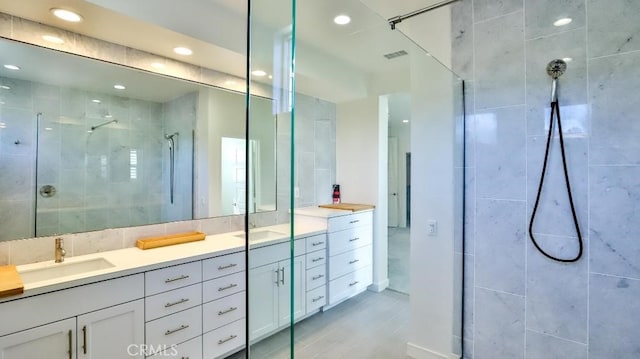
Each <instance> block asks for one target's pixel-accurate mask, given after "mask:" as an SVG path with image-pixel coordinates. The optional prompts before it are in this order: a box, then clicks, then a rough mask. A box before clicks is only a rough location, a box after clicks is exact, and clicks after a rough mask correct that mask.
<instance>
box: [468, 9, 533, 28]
mask: <svg viewBox="0 0 640 359" xmlns="http://www.w3.org/2000/svg"><path fill="white" fill-rule="evenodd" d="M518 11H522V12H523V13H524V6H523V8H522V9H518V10H514V11H511V12H508V13H504V14H501V15H496V16H492V17H489V18H486V19H482V20H478V22H474V25H477V24H482V23H485V22H489V21H492V20H497V19H499V18H501V17H506V16H510V15H514V14H515V13H517V12H518ZM474 12H475V11H474ZM474 21H475V19H474Z"/></svg>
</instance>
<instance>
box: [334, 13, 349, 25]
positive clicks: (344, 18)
mask: <svg viewBox="0 0 640 359" xmlns="http://www.w3.org/2000/svg"><path fill="white" fill-rule="evenodd" d="M333 22H335V23H336V24H338V25H346V24H348V23H350V22H351V18H350V17H349V16H348V15H344V14H341V15H338V16H336V17H334V18H333Z"/></svg>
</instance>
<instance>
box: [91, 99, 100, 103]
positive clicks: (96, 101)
mask: <svg viewBox="0 0 640 359" xmlns="http://www.w3.org/2000/svg"><path fill="white" fill-rule="evenodd" d="M91 102H95V103H100V102H102V101H100V100H98V99H94V100H91Z"/></svg>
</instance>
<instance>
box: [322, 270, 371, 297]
mask: <svg viewBox="0 0 640 359" xmlns="http://www.w3.org/2000/svg"><path fill="white" fill-rule="evenodd" d="M372 279H373V273H372V271H371V267H364V268H361V269H358V270H357V271H355V272H351V273H349V274H347V275H344V276H342V277H340V278H337V279H336V280H332V281H330V282H329V304H336V303H338V302H340V301H341V300H343V299H347V298H349V297H351V296H353V295H355V294H358V293H359V292H361V291H363V290H365V289H367V286H368V285H370V284H371V281H372Z"/></svg>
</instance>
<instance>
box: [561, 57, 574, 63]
mask: <svg viewBox="0 0 640 359" xmlns="http://www.w3.org/2000/svg"><path fill="white" fill-rule="evenodd" d="M562 61H564V62H571V61H573V59H572V58H570V57H563V58H562Z"/></svg>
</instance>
